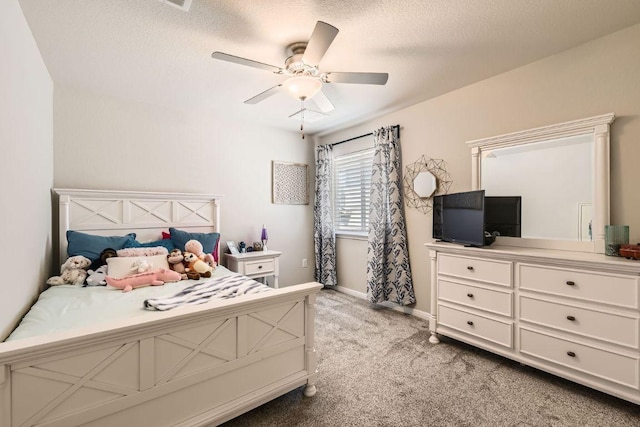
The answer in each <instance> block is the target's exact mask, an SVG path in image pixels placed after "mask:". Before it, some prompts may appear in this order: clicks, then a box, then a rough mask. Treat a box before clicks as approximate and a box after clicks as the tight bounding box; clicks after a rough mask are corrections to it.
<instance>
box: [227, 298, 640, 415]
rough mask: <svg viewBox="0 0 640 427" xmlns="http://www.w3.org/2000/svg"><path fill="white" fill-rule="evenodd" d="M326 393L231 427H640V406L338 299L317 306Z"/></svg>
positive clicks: (280, 403)
mask: <svg viewBox="0 0 640 427" xmlns="http://www.w3.org/2000/svg"><path fill="white" fill-rule="evenodd" d="M316 309H317V316H316V349H317V351H318V356H319V358H318V371H319V378H318V382H317V387H318V393H317V394H316V395H315V396H314V397H312V398H305V397H304V396H303V395H302V389H301V388H300V389H297V390H294V391H292V392H290V393H288V394H286V395H284V396H282V397H280V398H278V399H275V400H273V401H271V402H269V403H267V404H265V405H263V406H261V407H259V408H256V409H254V410H253V411H251V412H248V413H246V414H244V415H242V416H240V417H238V418H235V419H233V420H231V421H229V422H228V423H225V424H224V426H225V427H232V426H598V427H601V426H616V427H621V426H634V427H638V426H640V406H638V405H634V404H632V403H629V402H626V401H624V400H620V399H617V398H615V397H611V396H608V395H606V394H603V393H600V392H597V391H595V390H592V389H589V388H587V387H583V386H580V385H578V384H575V383H572V382H570V381H566V380H563V379H560V378H557V377H555V376H553V375H550V374H546V373H544V372H541V371H538V370H535V369H533V368H529V367H525V366H521V365H520V364H519V363H516V362H513V361H510V360H507V359H505V358H502V357H499V356H496V355H493V354H491V353H488V352H485V351H482V350H479V349H476V348H474V347H471V346H467V345H465V344H463V343H460V342H457V341H454V340H450V339H447V338H444V339H443V340H442V342H441V343H440V344H436V345H434V344H430V343H429V341H428V338H429V333H428V325H427V322H425V321H423V320H421V319H418V318H415V317H412V316H409V315H404V314H401V313H398V312H395V311H392V310H389V309H386V308H380V307H376V306H372V305H370V304H368V303H367V302H365V301H363V300H361V299H357V298H354V297H351V296H348V295H345V294H341V293H339V292H335V291H332V290H323V291H322V292H321V293H320V296H319V298H318V302H317V306H316Z"/></svg>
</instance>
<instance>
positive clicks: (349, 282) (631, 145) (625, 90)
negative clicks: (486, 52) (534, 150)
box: [319, 25, 640, 312]
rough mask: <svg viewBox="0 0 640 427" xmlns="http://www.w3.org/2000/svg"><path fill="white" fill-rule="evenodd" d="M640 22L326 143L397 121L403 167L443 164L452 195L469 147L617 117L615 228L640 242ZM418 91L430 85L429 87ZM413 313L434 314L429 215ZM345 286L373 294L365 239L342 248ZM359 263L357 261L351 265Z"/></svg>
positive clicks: (466, 183)
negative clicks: (421, 161) (624, 227)
mask: <svg viewBox="0 0 640 427" xmlns="http://www.w3.org/2000/svg"><path fill="white" fill-rule="evenodd" d="M638 40H640V25H636V26H633V27H630V28H628V29H626V30H623V31H620V32H617V33H614V34H611V35H609V36H606V37H603V38H601V39H598V40H595V41H592V42H589V43H586V44H584V45H581V46H579V47H576V48H574V49H571V50H568V51H565V52H563V53H560V54H558V55H555V56H552V57H549V58H546V59H544V60H541V61H538V62H535V63H533V64H529V65H527V66H524V67H521V68H518V69H515V70H512V71H510V72H507V73H504V74H501V75H499V76H496V77H493V78H490V79H488V80H485V81H482V82H479V83H476V84H473V85H470V86H467V87H465V88H462V89H459V90H456V91H454V92H451V93H448V94H445V95H443V96H440V97H438V98H435V99H432V100H429V101H425V102H423V103H420V104H417V105H414V106H412V107H409V108H406V109H403V110H401V111H398V112H395V113H391V114H387V115H384V116H382V117H378V118H376V119H373V120H370V121H368V122H366V123H363V124H360V125H358V126H356V127H353V128H350V129H345V130H341V131H339V132H335V133H332V134H329V135H326V136H323V137H322V138H320V139H319V142H320V143H331V142H336V141H339V140H342V139H346V138H350V137H353V136H357V135H360V134H364V133H367V132H370V131H372V130H373V129H375V128H377V127H380V126H384V125H390V124H400V126H401V132H402V135H401V145H402V158H403V162H404V165H405V166H406V165H407V164H409V163H413V162H415V161H416V160H417V159H418V158H419V157H420V156H421V155H423V154H424V155H426V156H428V157H431V158H436V159H444V160H445V161H446V163H447V168H448V171H449V173H450V174H451V177H452V179H453V186H452V188H451V190H450V191H451V192H456V191H466V190H470V189H471V176H470V174H471V156H470V150H469V149H468V148H467V147H466V145H465V142H466V141H469V140H473V139H479V138H484V137H489V136H494V135H500V134H505V133H509V132H513V131H518V130H523V129H529V128H533V127H538V126H544V125H548V124H553V123H559V122H563V121H567V120H573V119H578V118H582V117H589V116H595V115H599V114H604V113H609V112H614V113H616V116H617V119H616V121H615V122H614V123H613V125H612V138H611V223H614V224H628V225H630V226H631V233H630V234H631V241H632V242H638V241H640V215H639V214H638V212H639V210H640V192H638V191H637V184H636V183H635V181H636V176H637V169H638V161H639V159H640V84H638V76H640V55H639V54H638ZM417 84H429V82H428V81H423V82H417ZM406 214H407V227H408V235H409V250H410V257H411V268H412V271H413V279H414V284H415V287H416V298H417V304H416V308H417V309H419V310H422V311H425V312H428V311H429V304H430V301H429V274H430V271H429V265H428V259H427V253H426V250H425V248H424V246H423V243H424V242H426V241H428V240H430V236H431V214H428V215H423V214H422V213H418V212H417V211H415V210H411V209H407V211H406ZM337 250H338V261H337V262H338V265H339V266H341V267H339V270H338V273H339V274H338V283H339V285H340V286H345V287H347V288H350V289H353V290H356V291H359V292H366V264H365V263H364V262H363V260H366V242H362V241H357V242H354V241H345V240H343V239H340V240H339V241H338V247H337ZM349 260H354V261H357V262H350V261H349Z"/></svg>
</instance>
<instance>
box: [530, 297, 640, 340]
mask: <svg viewBox="0 0 640 427" xmlns="http://www.w3.org/2000/svg"><path fill="white" fill-rule="evenodd" d="M520 319H521V320H525V321H527V322H532V323H536V324H538V325H544V326H549V327H551V328H556V329H560V330H563V331H567V332H573V333H576V334H580V335H584V336H587V337H590V338H597V339H602V340H605V341H608V342H612V343H616V344H621V345H626V346H629V347H633V348H638V337H640V331H639V329H638V323H639V322H638V317H637V316H635V317H633V316H623V315H618V314H613V313H607V312H604V311H598V310H592V309H588V308H581V307H575V306H571V305H567V304H560V303H556V302H550V301H543V300H539V299H536V298H529V297H525V296H523V297H521V298H520Z"/></svg>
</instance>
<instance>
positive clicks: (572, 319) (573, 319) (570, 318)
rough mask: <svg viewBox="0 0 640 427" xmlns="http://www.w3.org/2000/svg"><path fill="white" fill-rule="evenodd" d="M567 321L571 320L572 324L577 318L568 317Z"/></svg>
mask: <svg viewBox="0 0 640 427" xmlns="http://www.w3.org/2000/svg"><path fill="white" fill-rule="evenodd" d="M567 320H571V321H572V322H575V321H576V318H575V317H573V316H567Z"/></svg>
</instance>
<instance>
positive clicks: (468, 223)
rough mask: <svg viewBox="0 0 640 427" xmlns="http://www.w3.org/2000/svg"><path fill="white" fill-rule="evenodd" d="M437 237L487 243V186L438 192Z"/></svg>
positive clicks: (435, 231)
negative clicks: (448, 192)
mask: <svg viewBox="0 0 640 427" xmlns="http://www.w3.org/2000/svg"><path fill="white" fill-rule="evenodd" d="M433 237H434V238H436V239H439V240H442V241H444V242H451V243H460V244H464V245H468V246H477V247H482V246H484V244H485V240H484V190H476V191H467V192H464V193H452V194H443V195H440V196H435V197H434V198H433Z"/></svg>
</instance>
